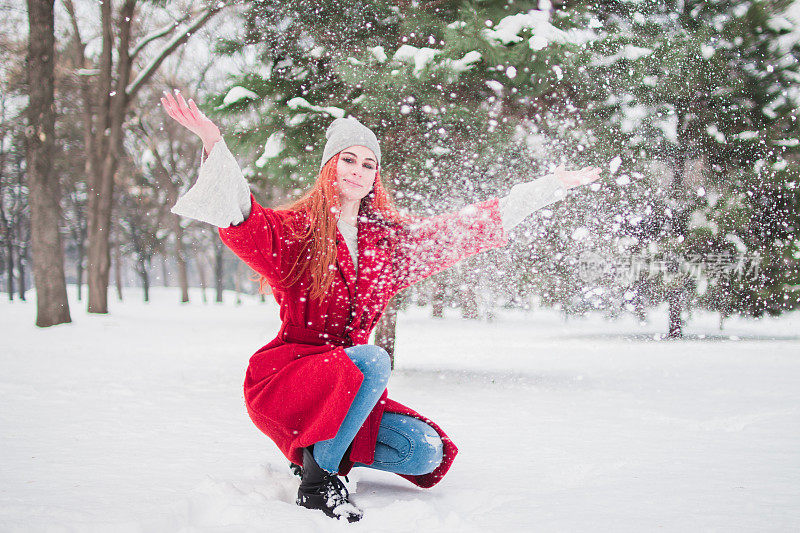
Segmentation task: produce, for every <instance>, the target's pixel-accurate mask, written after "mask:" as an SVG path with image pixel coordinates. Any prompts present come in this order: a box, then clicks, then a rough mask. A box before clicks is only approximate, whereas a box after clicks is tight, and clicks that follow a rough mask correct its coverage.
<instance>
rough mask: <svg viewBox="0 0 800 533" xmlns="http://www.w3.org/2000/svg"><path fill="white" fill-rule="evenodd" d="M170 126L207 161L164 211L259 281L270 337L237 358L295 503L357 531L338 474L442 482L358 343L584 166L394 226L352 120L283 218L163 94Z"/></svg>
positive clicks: (201, 119) (377, 154)
mask: <svg viewBox="0 0 800 533" xmlns="http://www.w3.org/2000/svg"><path fill="white" fill-rule="evenodd" d="M162 104H163V106H164V108H165V110H166V112H167V113H168V114H169V116H170V117H172V118H173V119H175V120H176V121H178V122H179V123H180V124H182V125H183V126H185V127H186V128H188V129H189V130H191V131H192V132H194V133H196V134H197V135H199V136H200V138H201V139H202V141H203V145H204V148H205V152H206V154H207V159H206V160H205V161H204V163H203V164H202V165H201V168H200V174H199V177H198V179H197V181H196V183H195V184H194V185H193V186H192V188H191V189H189V190H188V191H187V192H186V194H184V195H183V196H182V197H181V198H180V199H179V200H178V202H177V204H176V205H175V206H174V207H173V209H172V211H173V212H174V213H177V214H179V215H183V216H187V217H191V218H194V219H197V220H201V221H205V222H208V223H210V224H213V225H215V226H217V227H218V228H219V235H220V237H221V238H222V240H223V242H224V243H225V244H226V245H227V246H228V247H229V248H230V249H231V250H232V251H233V252H234V253H235V254H236V255H237V256H239V257H240V258H241V259H242V260H243V261H244V262H245V263H247V264H248V265H249V266H250V267H252V268H253V270H255V271H256V272H257V273H259V274H260V275H261V277H262V281H263V282H265V283H267V284H269V286H270V287H271V289H272V294H273V295H274V296H275V299H276V300H277V302H278V304H279V306H280V319H281V327H280V330H279V331H278V335H277V337H275V338H274V339H273V340H271V341H270V342H269V343H268V344H267V345H266V346H264V347H262V348H260V349H259V350H258V351H256V353H255V354H254V355H253V356H252V357H251V358H250V364H249V366H248V368H247V374H246V377H245V381H244V398H245V403H246V406H247V411H248V413H249V414H250V418H251V419H252V420H253V422H254V423H255V425H256V426H257V427H258V428H259V429H260V430H261V431H262V432H263V433H265V434H266V435H267V436H268V437H270V438H271V439H272V440H273V441H274V442H275V444H276V445H277V446H278V448H280V450H281V452H283V454H284V455H285V456H286V457H287V458H288V459H289V460H290V461H291V462H292V463H296V464H298V465H302V469H301V470H300V473H301V482H300V487H299V489H298V493H297V504H298V505H301V506H304V507H308V508H311V509H319V510H321V511H323V512H324V513H325V514H327V515H328V516H331V517H335V518H341V519H346V520H348V521H351V522H352V521H356V520H358V519H360V518H361V516H362V511H361V510H360V509H358V508H357V507H356V506H355V505H353V503H352V502H350V501H349V495H348V492H347V489H346V488H345V486H344V484H343V483H342V481H341V480H340V479H339V476H342V475H345V474H347V473H348V472H349V471H350V469H351V468H353V467H354V466H356V467H368V468H376V469H380V470H385V471H388V472H394V473H397V474H398V475H400V476H402V477H404V478H406V479H407V480H409V481H410V482H411V483H414V484H415V485H418V486H420V487H425V488H427V487H432V486H433V485H435V484H436V483H438V482H439V481H440V480H441V479H442V477H443V476H444V475H445V474H446V473H447V471H448V469H449V468H450V466H451V464H452V463H453V459H454V458H455V456H456V453H457V451H458V450H457V448H456V445H455V444H454V443H453V442H452V441H451V440H450V439H449V438H448V437H447V434H445V432H444V431H443V430H442V428H440V427H439V426H438V425H437V424H436V423H434V422H433V421H432V420H430V419H428V418H426V417H425V416H423V415H421V414H419V413H417V412H416V411H414V410H412V409H410V408H409V407H406V406H404V405H402V404H400V403H398V402H396V401H393V400H391V399H389V398H388V397H387V391H386V384H387V382H388V380H389V374H390V364H389V356H388V355H387V353H386V352H385V351H384V350H383V349H381V348H379V347H377V346H374V345H370V344H367V342H368V339H369V335H370V332H371V331H372V329H373V328H374V327H375V325H376V323H377V322H378V319H379V318H380V317H381V315H382V313H383V311H384V309H385V307H386V305H387V303H388V301H389V299H390V298H391V297H392V296H394V295H395V294H397V293H398V292H399V291H401V290H403V289H405V288H406V287H409V286H410V285H413V284H414V283H416V282H418V281H420V280H422V279H424V278H426V277H428V276H430V275H432V274H435V273H436V272H439V271H441V270H443V269H446V268H449V267H451V266H453V265H454V264H455V263H457V262H458V261H460V260H462V259H464V258H466V257H469V256H471V255H474V254H477V253H479V252H482V251H484V250H488V249H491V248H496V247H500V246H504V245H506V244H507V243H508V231H509V230H510V229H511V228H512V227H513V226H515V225H516V224H518V223H519V222H520V221H522V219H524V218H525V217H526V216H527V215H528V214H529V213H531V212H533V211H535V210H536V209H539V208H541V207H543V206H545V205H548V204H550V203H552V202H554V201H556V200H558V199H559V198H561V197H563V195H564V191H565V190H566V189H569V188H572V187H575V186H577V185H579V184H581V183H589V182H591V181H594V180H596V179H597V178H598V177H599V170H598V169H596V168H584V169H582V170H580V171H574V172H568V171H565V170H564V168H563V166H562V167H559V168H558V169H557V170H556V172H555V174H551V175H548V176H546V177H543V178H540V179H537V180H535V181H532V182H528V183H521V184H518V185H515V186H514V187H513V188H512V189H511V192H510V193H509V194H508V195H506V196H504V197H503V198H490V199H487V200H484V201H481V202H478V203H475V204H472V205H469V206H467V207H465V208H464V209H461V210H459V211H457V212H454V213H448V214H444V215H440V216H436V217H430V218H424V219H413V220H412V219H408V218H405V217H403V216H401V215H400V214H399V213H398V211H397V209H396V208H395V206H394V203H393V201H392V199H391V197H390V196H389V195H388V194H387V192H386V190H385V189H384V187H383V184H382V182H381V178H380V172H379V171H380V168H381V166H380V165H381V149H380V146H379V144H378V140H377V138H376V137H375V134H374V133H373V132H372V131H371V130H370V129H369V128H367V127H366V126H364V125H362V124H361V123H360V122H358V121H357V120H356V119H354V118H338V119H336V120H334V121H333V123H332V124H331V125H330V126H329V127H328V129H327V132H326V137H327V141H326V143H325V147H324V150H323V154H322V161H321V165H320V171H319V174H318V176H317V179H316V182H315V183H314V185H313V187H312V188H311V189H310V190H309V191H307V192H306V193H305V194H303V195H302V196H301V197H300V198H298V199H297V200H296V201H294V202H293V203H292V204H291V205H289V206H288V207H286V208H285V209H270V208H268V207H264V206H262V205H260V204H259V203H258V202H256V200H255V198H254V197H253V196H252V195H251V194H250V190H249V187H248V185H247V182H246V180H245V179H244V177H243V175H242V172H241V170H240V168H239V166H238V165H237V163H236V161H235V159H234V157H233V155H232V154H231V153H230V151H229V150H228V148H227V146H226V145H225V142H224V140H223V139H222V136H221V135H220V131H219V129H218V128H217V126H216V125H214V123H213V122H212V121H210V120H209V119H208V118H206V117H205V116H204V115H203V114H202V113H201V112H200V111H199V110H198V108H197V107H196V105H195V104H194V102H193V101H192V100H189V101H188V102H186V101H184V99H183V98H182V97H181V96H180V95H179V94H176V95H174V96H173V95H172V94H168V93H165V95H164V98H162Z"/></svg>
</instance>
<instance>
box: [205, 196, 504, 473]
mask: <svg viewBox="0 0 800 533" xmlns="http://www.w3.org/2000/svg"><path fill="white" fill-rule="evenodd" d="M358 218H359V220H358V273H357V274H356V269H355V267H354V265H353V261H352V259H351V257H350V254H349V252H348V250H347V245H346V244H345V241H344V238H343V237H342V236H341V234H340V233H338V232H337V266H338V268H337V270H336V276H335V278H334V280H333V284H332V285H331V287H330V290H329V291H328V293H327V294H326V295H325V296H324V298H323V299H322V301H319V300H312V299H311V298H310V295H309V292H310V290H309V287H310V275H309V273H308V272H306V273H305V274H304V277H303V278H301V279H300V280H299V281H298V282H297V283H295V284H293V285H291V286H287V285H286V284H285V283H281V279H282V278H284V277H285V276H286V274H287V273H288V271H289V269H290V268H291V265H293V264H294V262H295V261H296V260H297V259H298V255H299V254H300V251H301V249H302V243H301V242H299V240H298V239H296V238H293V237H292V234H291V232H290V231H289V228H291V227H302V225H303V224H304V223H305V217H304V216H303V215H302V214H300V213H298V212H293V211H284V210H274V209H269V208H266V207H262V206H261V205H259V204H258V203H257V202H256V201H255V198H252V209H251V213H250V216H249V217H248V218H247V220H245V221H244V222H243V223H242V224H240V225H239V226H232V227H228V228H220V230H219V234H220V236H221V237H222V240H223V242H224V243H225V244H226V245H227V246H228V247H229V248H230V249H231V250H233V252H234V253H235V254H236V255H238V256H239V257H240V258H241V259H242V260H243V261H244V262H245V263H247V264H248V265H249V266H250V267H251V268H253V269H254V270H255V271H256V272H258V273H259V274H262V275H263V276H265V277H266V279H267V280H268V282H269V284H270V286H271V287H272V291H273V294H274V296H275V299H276V300H277V301H278V304H279V305H280V318H281V322H282V325H281V329H280V331H279V333H278V336H277V337H276V338H275V339H273V340H272V341H271V342H270V343H269V344H267V345H266V346H264V347H263V348H261V349H259V350H258V351H257V352H256V353H255V354H254V355H253V356H252V357H251V358H250V365H249V367H248V369H247V375H246V378H245V382H244V398H245V403H246V405H247V411H248V413H249V414H250V418H251V419H252V420H253V422H254V423H255V424H256V426H258V428H259V429H260V430H261V431H262V432H264V433H265V434H266V435H267V436H269V437H270V438H271V439H272V440H273V441H275V443H276V444H277V445H278V447H279V448H280V450H281V451H282V452H283V454H284V455H285V456H286V457H287V458H288V459H289V460H290V461H292V462H294V463H298V464H300V463H301V462H302V448H304V447H307V446H309V445H311V444H313V443H315V442H318V441H321V440H326V439H331V438H333V437H334V436H335V435H336V432H337V431H338V429H339V426H340V425H341V423H342V421H343V420H344V417H345V415H346V414H347V411H348V409H349V408H350V405H351V403H352V401H353V398H354V397H355V394H356V392H357V391H358V388H359V385H360V384H361V381H362V380H363V375H362V374H361V372H360V371H359V370H358V368H357V367H356V366H355V364H353V362H352V361H351V360H350V358H349V357H347V354H346V353H345V352H344V348H345V347H347V346H352V345H354V344H366V343H367V342H368V338H369V334H370V332H371V331H372V329H373V328H374V327H375V325H376V324H377V322H378V319H379V318H380V317H381V315H382V314H383V311H384V309H385V308H386V305H387V303H388V301H389V299H390V298H391V297H392V296H394V295H395V294H396V293H397V292H399V291H400V290H402V289H404V288H406V287H408V286H410V285H412V284H414V283H416V282H418V281H420V280H422V279H424V278H426V277H428V276H430V275H431V274H435V273H436V272H439V271H440V270H443V269H446V268H448V267H450V266H452V265H453V264H455V263H456V262H458V261H460V260H461V259H464V258H466V257H469V256H471V255H473V254H476V253H478V252H481V251H484V250H488V249H490V248H495V247H500V246H505V245H506V244H507V243H508V234H507V233H506V232H505V231H504V230H503V227H502V224H501V219H500V213H499V211H498V201H497V199H496V198H492V199H490V200H486V201H483V202H479V203H476V204H472V205H470V206H467V207H465V208H464V209H461V210H460V211H457V212H454V213H448V214H444V215H439V216H436V217H431V218H427V219H425V220H424V221H422V222H419V223H415V224H413V225H406V226H399V225H396V224H386V223H385V222H382V221H380V220H375V219H368V218H367V217H364V216H359V217H358ZM384 411H387V412H393V413H401V414H406V415H410V416H414V417H416V418H419V419H420V420H423V421H425V422H426V423H428V424H430V425H431V426H432V427H433V428H434V429H435V430H436V431H437V432H438V433H439V435H440V437H441V439H442V442H443V443H444V458H443V460H442V463H441V464H440V465H439V466H438V467H437V468H436V470H434V471H433V472H431V473H429V474H425V475H420V476H407V475H404V476H403V477H405V478H406V479H408V480H409V481H411V482H412V483H414V484H416V485H418V486H420V487H431V486H433V485H435V484H436V483H438V482H439V480H441V478H442V477H443V476H444V475H445V473H446V472H447V470H448V469H449V468H450V465H451V464H452V462H453V459H454V457H455V455H456V453H457V452H458V449H457V448H456V446H455V444H453V442H452V441H451V440H450V439H449V438H448V437H447V435H446V434H445V433H444V431H442V429H441V428H440V427H439V426H438V425H436V424H435V423H434V422H433V421H431V420H429V419H428V418H425V417H424V416H422V415H420V414H419V413H416V412H415V411H413V410H412V409H409V408H408V407H405V406H404V405H401V404H400V403H398V402H395V401H393V400H390V399H388V398H387V392H386V391H384V392H383V396H382V397H381V399H380V401H379V402H378V403H377V405H376V406H375V408H374V409H373V410H372V412H371V413H370V414H369V416H368V417H367V420H366V421H365V422H364V425H363V426H362V427H361V429H360V430H359V432H358V434H357V435H356V437H355V440H354V441H353V446H352V448H351V451H350V454H349V457H345V458H344V460H343V461H342V465H341V469H340V473H341V474H344V473H347V472H348V471H349V470H350V468H352V464H353V462H361V463H365V464H371V463H372V461H373V457H374V452H375V443H376V440H377V436H378V428H379V424H380V420H381V417H382V415H383V412H384Z"/></svg>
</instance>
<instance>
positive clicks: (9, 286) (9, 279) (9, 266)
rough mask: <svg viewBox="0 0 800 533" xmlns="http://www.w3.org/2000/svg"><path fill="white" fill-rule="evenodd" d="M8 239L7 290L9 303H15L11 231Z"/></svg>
mask: <svg viewBox="0 0 800 533" xmlns="http://www.w3.org/2000/svg"><path fill="white" fill-rule="evenodd" d="M7 237H8V238H7V239H6V290H7V291H8V301H9V302H13V301H14V239H13V238H12V235H11V231H9V232H8V234H7Z"/></svg>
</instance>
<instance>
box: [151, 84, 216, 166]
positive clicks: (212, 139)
mask: <svg viewBox="0 0 800 533" xmlns="http://www.w3.org/2000/svg"><path fill="white" fill-rule="evenodd" d="M161 105H163V106H164V111H166V112H167V114H168V115H169V116H170V117H172V118H173V119H175V121H177V122H178V124H180V125H181V126H183V127H184V128H186V129H188V130H189V131H191V132H192V133H194V134H195V135H197V136H198V137H200V139H201V140H202V141H203V148H204V149H205V151H206V153H207V154H208V153H211V148H213V147H214V144H215V143H216V142H217V141H219V140H220V139H222V134H220V132H219V128H218V127H217V125H216V124H214V123H213V122H211V120H209V118H208V117H207V116H205V115H204V114H203V112H202V111H200V110H199V109H198V108H197V105H196V104H195V103H194V100H192V99H191V98H190V99H189V102H188V103H187V102H186V101H185V100H184V99H183V96H181V93H180V92H178V91H177V90H176V91H175V96H173V95H172V94H170V93H169V92H167V91H164V96H163V97H162V98H161Z"/></svg>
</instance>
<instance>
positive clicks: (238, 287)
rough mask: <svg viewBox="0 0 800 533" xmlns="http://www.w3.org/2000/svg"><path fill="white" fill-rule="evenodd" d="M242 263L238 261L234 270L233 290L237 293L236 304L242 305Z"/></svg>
mask: <svg viewBox="0 0 800 533" xmlns="http://www.w3.org/2000/svg"><path fill="white" fill-rule="evenodd" d="M241 279H242V263H241V262H239V261H237V262H236V268H235V269H234V271H233V290H234V292H235V293H236V305H242V284H241Z"/></svg>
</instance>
